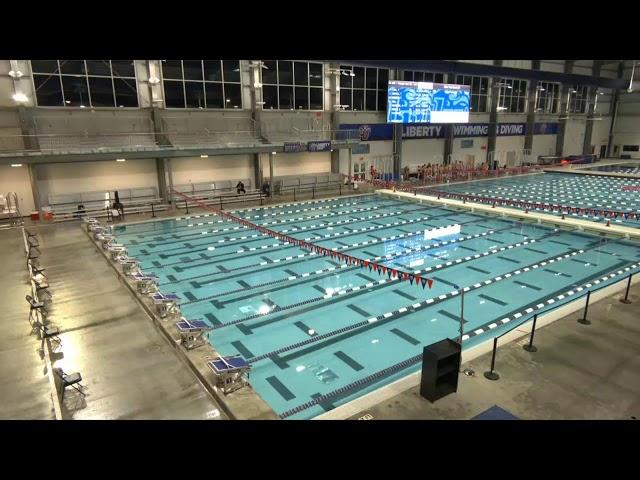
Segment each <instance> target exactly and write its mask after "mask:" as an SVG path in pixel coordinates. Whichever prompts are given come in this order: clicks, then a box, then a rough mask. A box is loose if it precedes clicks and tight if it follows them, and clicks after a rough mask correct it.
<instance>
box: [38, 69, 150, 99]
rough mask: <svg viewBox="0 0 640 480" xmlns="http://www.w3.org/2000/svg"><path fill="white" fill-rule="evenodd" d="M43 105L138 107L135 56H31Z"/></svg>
mask: <svg viewBox="0 0 640 480" xmlns="http://www.w3.org/2000/svg"><path fill="white" fill-rule="evenodd" d="M31 71H32V73H33V84H34V88H35V92H36V102H37V104H38V106H39V107H79V108H86V107H91V108H93V107H111V108H113V107H122V108H125V107H137V106H138V88H137V83H136V72H135V66H134V63H133V60H31Z"/></svg>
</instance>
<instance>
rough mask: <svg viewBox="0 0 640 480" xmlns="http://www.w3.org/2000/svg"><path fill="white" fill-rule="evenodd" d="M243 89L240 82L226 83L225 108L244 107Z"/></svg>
mask: <svg viewBox="0 0 640 480" xmlns="http://www.w3.org/2000/svg"><path fill="white" fill-rule="evenodd" d="M241 92H242V90H241V85H240V84H239V83H225V84H224V95H225V97H226V98H225V101H224V108H242V93H241Z"/></svg>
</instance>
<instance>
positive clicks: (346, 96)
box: [340, 88, 353, 109]
mask: <svg viewBox="0 0 640 480" xmlns="http://www.w3.org/2000/svg"><path fill="white" fill-rule="evenodd" d="M340 105H347V107H345V108H349V109H351V108H353V104H352V103H351V89H346V88H345V89H342V90H340Z"/></svg>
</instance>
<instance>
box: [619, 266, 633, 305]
mask: <svg viewBox="0 0 640 480" xmlns="http://www.w3.org/2000/svg"><path fill="white" fill-rule="evenodd" d="M632 276H633V273H630V274H629V279H628V280H627V291H626V292H625V293H624V298H623V299H621V300H620V302H622V303H625V304H627V305H628V304H630V303H632V302H631V300H629V289H630V288H631V277H632Z"/></svg>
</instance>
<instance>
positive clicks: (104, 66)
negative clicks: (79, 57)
mask: <svg viewBox="0 0 640 480" xmlns="http://www.w3.org/2000/svg"><path fill="white" fill-rule="evenodd" d="M87 73H88V74H89V75H101V76H105V77H110V76H111V65H110V64H109V60H87Z"/></svg>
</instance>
